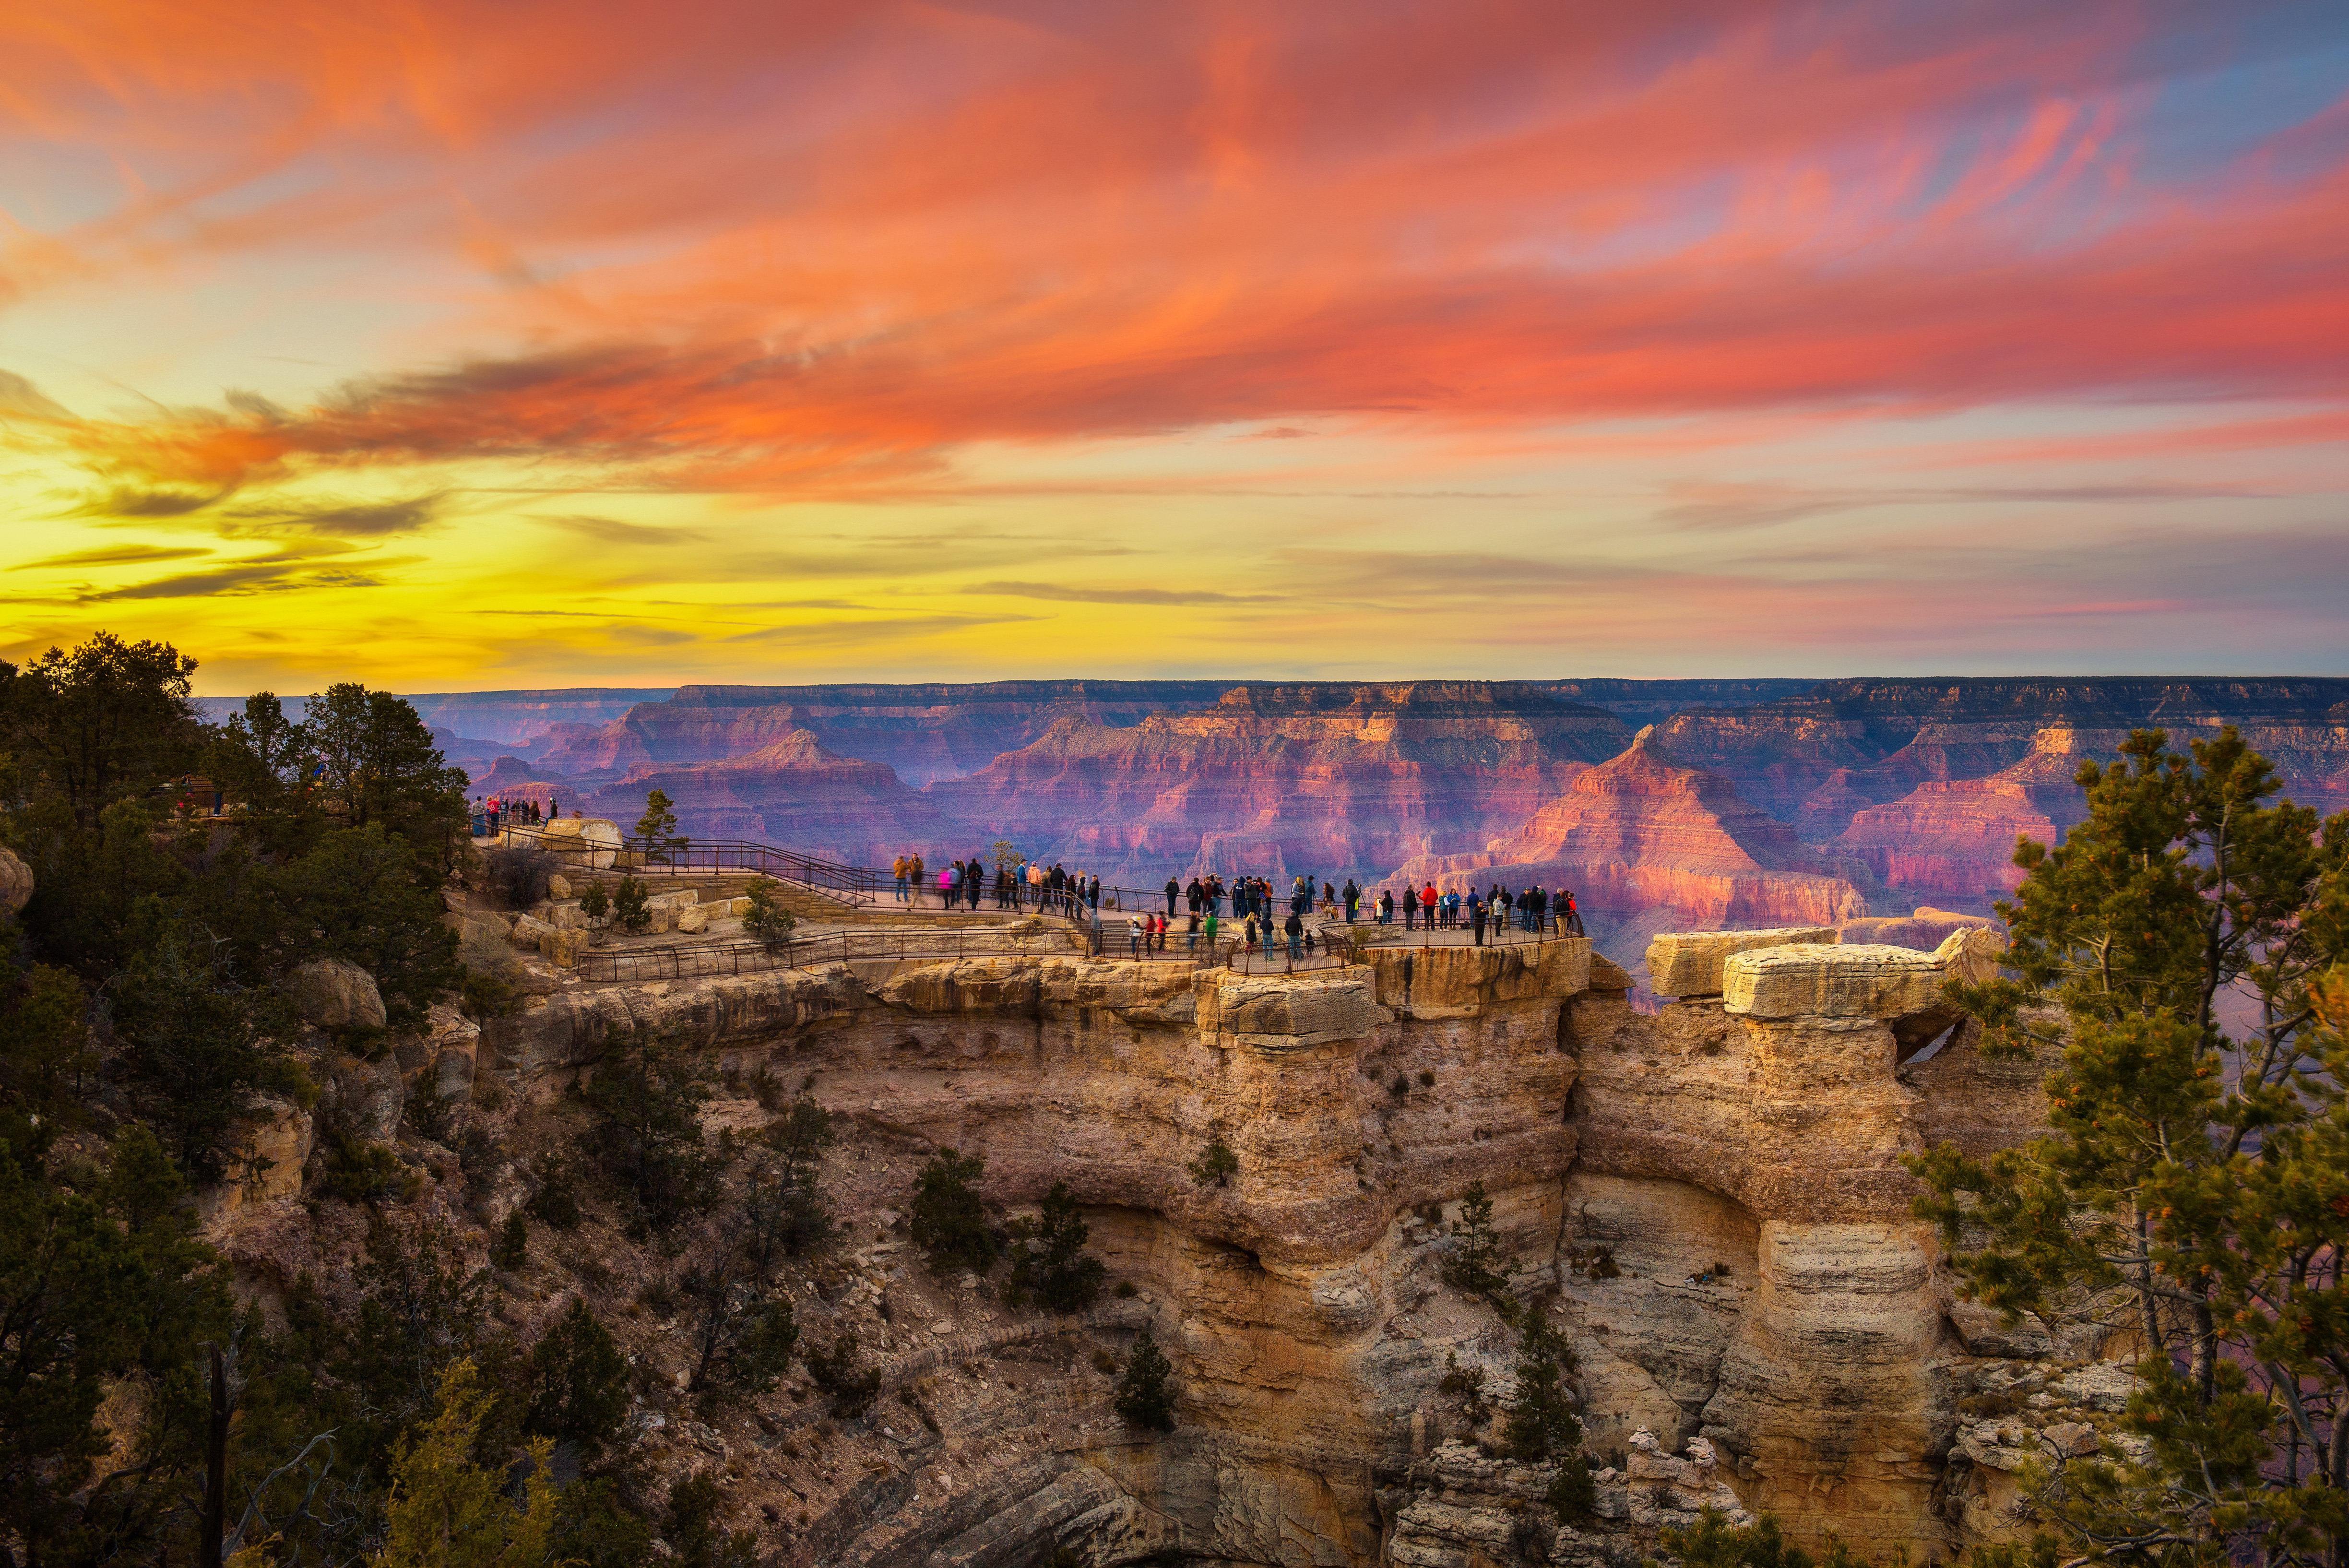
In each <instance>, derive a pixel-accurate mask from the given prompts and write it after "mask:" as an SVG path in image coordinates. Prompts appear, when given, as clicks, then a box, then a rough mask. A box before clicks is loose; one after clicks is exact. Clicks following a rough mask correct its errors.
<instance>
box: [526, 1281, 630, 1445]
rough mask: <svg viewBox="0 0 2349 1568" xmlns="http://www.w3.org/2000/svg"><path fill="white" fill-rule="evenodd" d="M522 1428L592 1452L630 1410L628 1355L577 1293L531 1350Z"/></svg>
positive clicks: (613, 1432) (616, 1433) (617, 1429)
mask: <svg viewBox="0 0 2349 1568" xmlns="http://www.w3.org/2000/svg"><path fill="white" fill-rule="evenodd" d="M529 1376H530V1393H529V1407H528V1411H527V1413H526V1414H525V1415H524V1417H523V1430H525V1431H528V1432H531V1433H533V1434H535V1435H537V1436H539V1437H543V1438H554V1440H555V1441H557V1442H568V1443H577V1444H578V1445H579V1446H580V1447H581V1448H583V1449H586V1450H587V1451H589V1452H591V1453H592V1452H594V1451H595V1450H596V1449H601V1448H602V1447H603V1446H604V1445H605V1444H606V1443H609V1442H610V1441H611V1440H612V1439H613V1438H616V1437H618V1436H619V1434H620V1424H621V1423H622V1422H623V1421H625V1420H626V1419H627V1415H628V1358H627V1357H626V1355H622V1354H621V1353H620V1347H619V1346H618V1345H616V1344H615V1343H614V1342H613V1339H612V1335H611V1334H610V1333H609V1331H607V1330H606V1329H605V1327H604V1325H603V1324H601V1323H600V1322H598V1321H597V1320H596V1317H595V1314H594V1313H593V1312H591V1311H589V1310H588V1307H587V1303H585V1302H584V1301H580V1300H578V1299H576V1298H574V1299H573V1301H572V1303H571V1306H570V1308H569V1310H568V1311H566V1312H565V1313H564V1314H563V1316H562V1317H560V1318H558V1319H556V1320H555V1324H554V1327H552V1328H550V1329H548V1330H547V1331H546V1333H545V1334H542V1335H541V1336H540V1337H539V1341H538V1343H537V1344H536V1345H533V1346H532V1347H531V1352H530V1372H529Z"/></svg>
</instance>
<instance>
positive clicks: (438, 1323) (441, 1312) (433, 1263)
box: [325, 1214, 490, 1463]
mask: <svg viewBox="0 0 2349 1568" xmlns="http://www.w3.org/2000/svg"><path fill="white" fill-rule="evenodd" d="M357 1277H358V1283H359V1288H360V1292H361V1295H360V1299H359V1310H358V1314H357V1320H356V1321H355V1322H351V1323H348V1324H340V1323H330V1324H328V1325H326V1331H325V1332H326V1340H327V1344H328V1346H329V1354H331V1355H333V1357H334V1360H335V1363H336V1366H335V1370H336V1376H337V1377H338V1378H339V1379H340V1380H341V1381H342V1382H343V1383H344V1384H345V1385H346V1386H347V1389H348V1392H349V1395H350V1403H351V1405H352V1406H353V1407H355V1409H354V1413H353V1415H352V1417H351V1419H350V1420H349V1421H348V1422H347V1424H346V1425H345V1427H344V1428H343V1430H344V1432H345V1433H346V1434H347V1437H348V1438H349V1439H350V1446H351V1448H352V1449H353V1452H354V1458H355V1459H356V1460H357V1462H360V1463H364V1462H365V1459H367V1456H368V1455H369V1454H379V1453H382V1452H384V1451H387V1450H388V1449H389V1448H390V1446H391V1440H392V1438H393V1437H394V1435H395V1434H397V1433H398V1432H401V1431H403V1430H405V1429H406V1428H409V1426H410V1425H412V1424H413V1423H415V1422H416V1421H418V1420H419V1419H421V1418H423V1417H424V1415H425V1413H426V1411H427V1410H428V1409H429V1407H430V1405H431V1401H432V1399H433V1397H434V1395H435V1390H436V1389H437V1388H438V1387H439V1386H440V1379H441V1376H442V1375H443V1374H444V1373H445V1372H447V1370H448V1369H449V1367H450V1366H451V1365H453V1364H454V1363H456V1362H458V1361H460V1360H463V1359H468V1358H471V1359H472V1360H474V1361H475V1362H476V1363H483V1362H484V1361H485V1358H486V1356H487V1353H488V1351H489V1349H490V1345H489V1342H488V1341H487V1339H486V1337H485V1335H484V1332H483V1331H484V1328H485V1325H486V1324H487V1322H488V1317H489V1298H488V1281H487V1279H486V1278H485V1277H484V1276H483V1275H482V1274H481V1273H480V1272H476V1271H473V1270H471V1269H468V1268H467V1267H466V1266H465V1262H464V1257H463V1253H462V1251H461V1250H460V1248H459V1246H458V1244H457V1239H456V1237H455V1235H454V1234H453V1233H452V1232H451V1231H450V1230H449V1228H448V1226H447V1224H446V1223H445V1222H443V1221H441V1220H436V1219H422V1220H414V1221H400V1220H392V1219H389V1218H387V1217H385V1216H383V1215H381V1214H378V1215H376V1216H374V1217H372V1218H371V1219H370V1220H369V1221H368V1224H367V1251H366V1256H365V1257H364V1259H362V1261H361V1262H360V1263H359V1266H358V1269H357Z"/></svg>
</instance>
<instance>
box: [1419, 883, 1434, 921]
mask: <svg viewBox="0 0 2349 1568" xmlns="http://www.w3.org/2000/svg"><path fill="white" fill-rule="evenodd" d="M1419 907H1420V908H1421V909H1424V910H1426V911H1427V929H1429V930H1431V931H1432V930H1433V929H1435V884H1434V883H1433V882H1430V883H1429V884H1428V885H1427V886H1426V887H1424V888H1421V889H1420V890H1419Z"/></svg>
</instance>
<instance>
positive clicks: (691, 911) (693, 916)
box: [677, 904, 709, 935]
mask: <svg viewBox="0 0 2349 1568" xmlns="http://www.w3.org/2000/svg"><path fill="white" fill-rule="evenodd" d="M677 929H678V930H680V931H683V932H685V933H687V934H688V935H693V934H696V933H698V932H701V931H706V930H708V929H709V910H708V909H703V908H702V907H701V906H699V905H698V904H688V905H687V906H686V907H685V908H684V909H679V910H678V912H677Z"/></svg>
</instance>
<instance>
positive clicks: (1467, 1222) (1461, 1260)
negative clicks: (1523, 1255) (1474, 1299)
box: [1444, 1181, 1509, 1304]
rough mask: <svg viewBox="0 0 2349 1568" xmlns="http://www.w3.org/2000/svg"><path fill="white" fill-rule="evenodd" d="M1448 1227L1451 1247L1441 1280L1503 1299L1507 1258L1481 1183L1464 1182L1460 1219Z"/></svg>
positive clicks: (1506, 1287) (1492, 1298) (1494, 1299)
mask: <svg viewBox="0 0 2349 1568" xmlns="http://www.w3.org/2000/svg"><path fill="white" fill-rule="evenodd" d="M1451 1230H1452V1249H1451V1251H1449V1252H1447V1253H1446V1254H1445V1255H1444V1283H1445V1284H1448V1285H1450V1286H1451V1287H1452V1288H1453V1289H1454V1290H1456V1291H1463V1292H1465V1293H1468V1294H1470V1295H1476V1296H1483V1297H1485V1299H1486V1300H1487V1301H1490V1302H1493V1303H1495V1304H1499V1303H1502V1302H1504V1301H1506V1299H1507V1295H1508V1290H1509V1267H1508V1260H1507V1258H1506V1254H1505V1253H1504V1252H1503V1251H1502V1248H1501V1238H1500V1234H1499V1233H1498V1232H1497V1231H1495V1230H1494V1229H1493V1200H1492V1199H1490V1198H1488V1197H1486V1196H1485V1184H1484V1183H1483V1182H1481V1181H1472V1182H1470V1183H1469V1184H1468V1190H1467V1192H1466V1194H1465V1195H1464V1196H1463V1197H1462V1198H1461V1199H1460V1218H1458V1219H1457V1220H1454V1221H1452V1227H1451Z"/></svg>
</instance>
